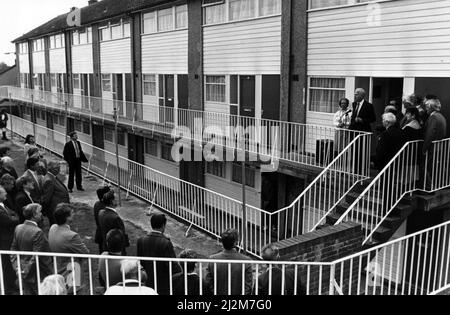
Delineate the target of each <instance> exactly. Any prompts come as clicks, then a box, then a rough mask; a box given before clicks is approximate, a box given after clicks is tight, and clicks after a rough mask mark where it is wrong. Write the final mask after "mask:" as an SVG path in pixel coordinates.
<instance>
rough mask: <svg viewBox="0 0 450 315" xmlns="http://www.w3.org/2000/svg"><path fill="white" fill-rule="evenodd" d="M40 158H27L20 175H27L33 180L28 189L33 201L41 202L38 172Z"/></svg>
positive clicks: (40, 182) (40, 184) (40, 185)
mask: <svg viewBox="0 0 450 315" xmlns="http://www.w3.org/2000/svg"><path fill="white" fill-rule="evenodd" d="M39 165H40V160H39V159H38V158H30V159H28V160H27V170H26V171H25V173H24V174H23V175H22V177H27V178H29V179H31V181H32V182H33V188H32V189H31V190H30V196H31V199H33V202H36V203H39V204H40V203H41V197H42V176H41V175H39V173H38V168H39Z"/></svg>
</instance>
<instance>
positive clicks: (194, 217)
mask: <svg viewBox="0 0 450 315" xmlns="http://www.w3.org/2000/svg"><path fill="white" fill-rule="evenodd" d="M11 121H12V126H14V132H16V133H18V134H19V135H21V136H22V137H25V136H26V135H27V134H34V133H36V140H37V143H38V144H39V145H41V146H43V147H44V148H46V149H49V150H50V151H53V152H55V153H57V154H61V152H62V151H63V148H64V144H65V142H66V137H65V135H64V134H63V133H60V132H57V131H54V130H51V129H48V128H46V127H43V126H39V125H36V124H33V123H31V122H30V121H27V120H24V119H21V118H18V117H15V116H12V117H11ZM366 146H370V135H360V136H358V137H357V138H356V139H354V140H353V141H352V142H351V143H350V144H349V145H348V146H347V148H345V150H344V151H343V152H342V153H341V154H340V155H339V156H338V157H337V158H336V159H335V160H334V162H333V163H332V164H331V165H330V167H328V168H327V169H325V170H324V171H323V172H322V174H321V175H320V176H319V177H318V178H317V179H316V180H315V181H314V182H313V183H312V184H311V185H310V186H309V187H308V188H307V189H306V190H305V192H303V193H302V194H301V195H300V196H299V197H298V198H297V199H296V200H295V201H294V202H293V203H292V204H291V205H290V206H289V207H286V208H285V209H281V210H279V211H276V212H274V213H271V212H268V211H265V210H262V209H259V208H257V207H254V206H251V205H246V215H245V220H246V222H245V226H244V222H243V220H244V215H243V211H242V202H240V201H238V200H235V199H232V198H229V197H227V196H224V195H222V194H218V193H216V192H213V191H211V190H208V189H205V188H203V187H200V186H197V185H194V184H191V183H189V182H186V181H183V180H180V179H178V178H176V177H172V176H169V175H166V174H164V173H162V172H160V171H157V170H154V169H152V168H150V167H148V166H145V165H142V164H139V163H136V162H134V161H131V160H128V159H126V158H123V157H119V168H117V162H116V155H115V154H114V153H111V152H108V151H105V150H103V149H99V148H96V147H94V146H92V145H90V144H88V143H83V148H84V151H85V152H86V153H87V155H88V157H89V164H88V170H89V171H91V172H94V173H95V174H97V175H99V176H100V177H102V178H104V179H106V180H107V181H109V182H111V183H113V184H116V185H117V178H118V175H120V182H121V183H122V184H121V186H122V188H123V189H125V190H126V191H127V192H128V193H131V194H134V195H136V196H139V197H140V198H142V199H144V200H146V201H148V202H150V203H152V205H156V206H157V207H159V208H161V209H162V210H165V211H167V212H169V213H171V214H172V215H174V216H176V217H178V218H180V219H182V220H184V221H186V222H188V223H189V224H191V225H193V226H196V227H197V228H199V229H201V230H204V231H206V232H208V233H211V234H212V235H214V236H216V237H219V236H220V234H221V233H222V232H223V231H224V230H226V229H229V228H233V229H237V230H239V232H240V233H241V235H243V232H244V229H245V231H246V233H245V234H246V239H245V240H243V241H244V242H243V244H244V246H245V247H246V250H247V251H248V252H249V253H252V254H253V255H255V256H258V254H259V253H260V251H261V249H262V248H264V246H266V245H268V244H270V243H272V242H273V241H280V240H284V239H288V238H292V237H296V236H299V235H302V234H304V233H307V232H311V231H312V230H314V228H313V227H314V226H316V227H317V225H319V224H322V223H323V222H324V220H325V218H326V213H328V211H329V210H330V209H333V208H334V207H335V206H336V205H337V204H338V203H339V201H340V200H341V198H343V196H345V194H346V193H347V192H348V191H349V190H350V189H351V188H352V187H353V186H354V185H355V184H356V182H357V181H359V180H362V179H365V178H366V177H365V176H361V175H357V174H356V173H362V174H368V173H369V166H368V163H367V162H365V161H366V159H365V157H364V156H361V155H360V154H361V153H360V152H361V151H364V152H365V150H361V148H363V147H366ZM368 150H369V151H370V149H368ZM355 161H360V164H359V163H355ZM118 171H119V174H117V172H118Z"/></svg>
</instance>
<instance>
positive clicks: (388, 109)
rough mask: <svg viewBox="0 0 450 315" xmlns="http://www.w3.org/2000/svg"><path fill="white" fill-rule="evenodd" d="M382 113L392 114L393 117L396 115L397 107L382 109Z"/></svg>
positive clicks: (390, 106) (389, 106) (391, 106)
mask: <svg viewBox="0 0 450 315" xmlns="http://www.w3.org/2000/svg"><path fill="white" fill-rule="evenodd" d="M384 113H385V114H386V113H392V114H394V115H397V114H398V110H397V107H395V106H394V105H388V106H386V107H385V108H384Z"/></svg>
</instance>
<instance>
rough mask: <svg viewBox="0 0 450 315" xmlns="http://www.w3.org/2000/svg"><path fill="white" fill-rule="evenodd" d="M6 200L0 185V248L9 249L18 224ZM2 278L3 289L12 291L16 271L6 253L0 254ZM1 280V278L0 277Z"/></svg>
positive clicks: (17, 219)
mask: <svg viewBox="0 0 450 315" xmlns="http://www.w3.org/2000/svg"><path fill="white" fill-rule="evenodd" d="M5 201H6V190H5V189H4V188H3V187H0V250H6V251H7V250H10V249H11V244H12V241H13V237H14V229H15V228H16V226H17V225H18V224H19V218H18V217H17V216H16V215H15V214H14V213H13V212H12V211H11V209H8V208H7V207H6V206H5V205H4V202H5ZM1 260H2V269H3V279H4V286H5V291H6V293H7V294H9V293H12V292H13V291H14V289H15V281H16V273H15V271H14V269H13V267H12V265H11V260H10V259H9V256H8V255H1ZM0 281H2V279H0Z"/></svg>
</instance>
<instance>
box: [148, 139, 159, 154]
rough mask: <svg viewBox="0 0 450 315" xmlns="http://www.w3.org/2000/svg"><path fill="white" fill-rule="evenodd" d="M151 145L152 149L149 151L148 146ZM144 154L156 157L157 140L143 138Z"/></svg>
mask: <svg viewBox="0 0 450 315" xmlns="http://www.w3.org/2000/svg"><path fill="white" fill-rule="evenodd" d="M151 147H153V149H154V151H151V150H150V148H151ZM145 154H147V155H150V156H153V157H158V140H155V139H149V138H146V139H145Z"/></svg>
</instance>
